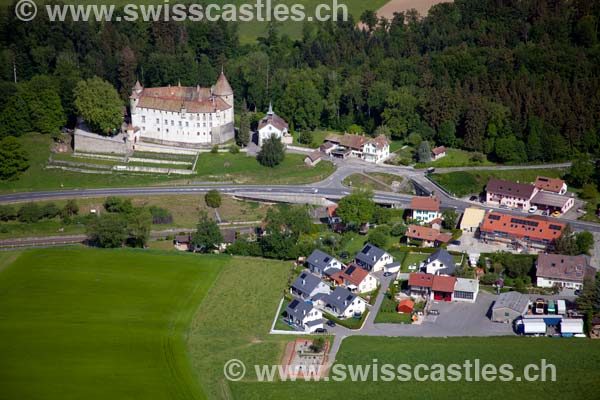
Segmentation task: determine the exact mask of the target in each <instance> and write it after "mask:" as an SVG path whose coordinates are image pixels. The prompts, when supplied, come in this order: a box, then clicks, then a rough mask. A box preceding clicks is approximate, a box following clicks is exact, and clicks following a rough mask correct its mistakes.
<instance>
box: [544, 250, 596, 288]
mask: <svg viewBox="0 0 600 400" xmlns="http://www.w3.org/2000/svg"><path fill="white" fill-rule="evenodd" d="M595 273H596V270H595V269H594V267H592V266H591V265H590V263H589V258H588V257H587V256H584V255H580V256H565V255H562V254H540V255H539V256H538V259H537V264H536V267H535V277H536V285H537V286H539V287H553V286H557V287H560V288H568V289H575V290H577V289H582V288H583V279H584V278H586V277H592V278H593V277H594V275H595Z"/></svg>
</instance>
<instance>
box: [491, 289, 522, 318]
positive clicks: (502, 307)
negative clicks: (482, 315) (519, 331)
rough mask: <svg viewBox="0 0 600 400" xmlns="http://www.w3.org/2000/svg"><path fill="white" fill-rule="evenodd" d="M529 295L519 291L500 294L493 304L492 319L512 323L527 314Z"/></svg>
mask: <svg viewBox="0 0 600 400" xmlns="http://www.w3.org/2000/svg"><path fill="white" fill-rule="evenodd" d="M528 308H529V296H527V295H524V294H521V293H519V292H506V293H502V294H500V295H499V296H498V298H497V299H496V301H495V302H494V304H493V305H492V321H494V322H504V323H510V322H512V321H514V320H515V319H517V318H518V317H521V316H523V315H525V314H527V310H528Z"/></svg>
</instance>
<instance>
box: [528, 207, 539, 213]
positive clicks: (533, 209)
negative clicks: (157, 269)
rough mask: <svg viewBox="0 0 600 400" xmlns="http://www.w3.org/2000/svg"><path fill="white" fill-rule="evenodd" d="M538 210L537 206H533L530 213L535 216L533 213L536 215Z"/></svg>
mask: <svg viewBox="0 0 600 400" xmlns="http://www.w3.org/2000/svg"><path fill="white" fill-rule="evenodd" d="M537 210H538V208H537V206H531V207H529V212H530V213H531V214H533V213H534V212H536V211H537Z"/></svg>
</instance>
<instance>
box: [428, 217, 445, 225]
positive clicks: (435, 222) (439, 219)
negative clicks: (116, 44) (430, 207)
mask: <svg viewBox="0 0 600 400" xmlns="http://www.w3.org/2000/svg"><path fill="white" fill-rule="evenodd" d="M442 222H444V221H442V219H441V218H436V219H432V220H431V223H432V224H438V225H441V224H442Z"/></svg>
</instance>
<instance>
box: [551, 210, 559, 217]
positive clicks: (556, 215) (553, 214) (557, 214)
mask: <svg viewBox="0 0 600 400" xmlns="http://www.w3.org/2000/svg"><path fill="white" fill-rule="evenodd" d="M552 216H553V217H554V218H558V217H560V211H554V212H553V213H552Z"/></svg>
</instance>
